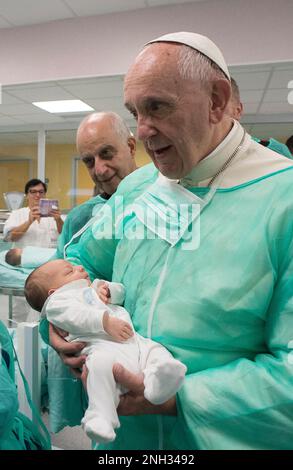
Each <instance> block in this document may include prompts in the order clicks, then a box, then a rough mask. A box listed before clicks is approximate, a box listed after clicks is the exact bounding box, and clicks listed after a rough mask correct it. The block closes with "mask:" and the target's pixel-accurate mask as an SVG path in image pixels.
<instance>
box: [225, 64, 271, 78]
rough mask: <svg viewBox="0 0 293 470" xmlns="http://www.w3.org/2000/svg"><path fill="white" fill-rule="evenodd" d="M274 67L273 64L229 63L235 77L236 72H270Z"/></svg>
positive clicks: (230, 70) (231, 72)
mask: <svg viewBox="0 0 293 470" xmlns="http://www.w3.org/2000/svg"><path fill="white" fill-rule="evenodd" d="M272 68H273V65H272V64H253V65H229V72H230V74H231V75H232V76H233V77H234V73H236V74H242V73H251V72H270V71H271V70H272Z"/></svg>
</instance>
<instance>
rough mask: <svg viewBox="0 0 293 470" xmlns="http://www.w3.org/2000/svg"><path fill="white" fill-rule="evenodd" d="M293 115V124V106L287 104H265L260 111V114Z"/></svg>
mask: <svg viewBox="0 0 293 470" xmlns="http://www.w3.org/2000/svg"><path fill="white" fill-rule="evenodd" d="M281 113H292V122H293V106H292V105H290V104H289V103H288V102H287V103H263V104H262V105H261V107H260V109H259V114H281Z"/></svg>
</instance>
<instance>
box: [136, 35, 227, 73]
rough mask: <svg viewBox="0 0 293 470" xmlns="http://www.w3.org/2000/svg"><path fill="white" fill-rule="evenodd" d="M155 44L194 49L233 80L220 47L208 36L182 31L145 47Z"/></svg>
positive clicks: (160, 38) (163, 37)
mask: <svg viewBox="0 0 293 470" xmlns="http://www.w3.org/2000/svg"><path fill="white" fill-rule="evenodd" d="M153 42H175V43H179V44H185V45H186V46H189V47H191V48H192V49H196V50H197V51H199V52H201V53H202V54H204V55H205V56H206V57H208V58H209V59H211V61H213V62H214V63H215V64H217V66H218V67H220V69H221V70H222V71H223V72H224V74H225V75H226V77H227V78H229V80H231V78H230V74H229V70H228V67H227V64H226V62H225V59H224V57H223V54H222V52H221V51H220V49H219V48H218V46H216V44H215V43H214V42H213V41H211V40H210V39H209V38H207V37H206V36H202V35H201V34H197V33H188V32H185V31H181V32H179V33H169V34H164V36H160V37H159V38H157V39H153V40H152V41H149V42H147V43H146V44H145V46H147V45H148V44H152V43H153Z"/></svg>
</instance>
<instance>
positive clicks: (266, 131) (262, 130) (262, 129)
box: [251, 122, 293, 139]
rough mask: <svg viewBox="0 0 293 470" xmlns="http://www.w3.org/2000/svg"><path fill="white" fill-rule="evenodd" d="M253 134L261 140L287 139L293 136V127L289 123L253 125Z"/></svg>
mask: <svg viewBox="0 0 293 470" xmlns="http://www.w3.org/2000/svg"><path fill="white" fill-rule="evenodd" d="M251 133H252V134H253V135H255V136H257V137H259V138H262V139H268V138H269V137H274V138H275V139H278V138H279V139H280V138H283V139H284V138H286V136H287V137H289V136H290V135H292V134H293V125H292V124H288V123H283V122H282V123H270V124H253V125H252V128H251Z"/></svg>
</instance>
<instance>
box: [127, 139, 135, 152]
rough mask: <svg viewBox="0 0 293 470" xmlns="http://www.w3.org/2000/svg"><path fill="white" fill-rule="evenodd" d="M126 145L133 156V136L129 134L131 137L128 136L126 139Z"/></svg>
mask: <svg viewBox="0 0 293 470" xmlns="http://www.w3.org/2000/svg"><path fill="white" fill-rule="evenodd" d="M127 145H128V147H129V149H130V153H131V156H132V157H134V156H135V152H136V139H135V137H133V136H131V137H128V139H127Z"/></svg>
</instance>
